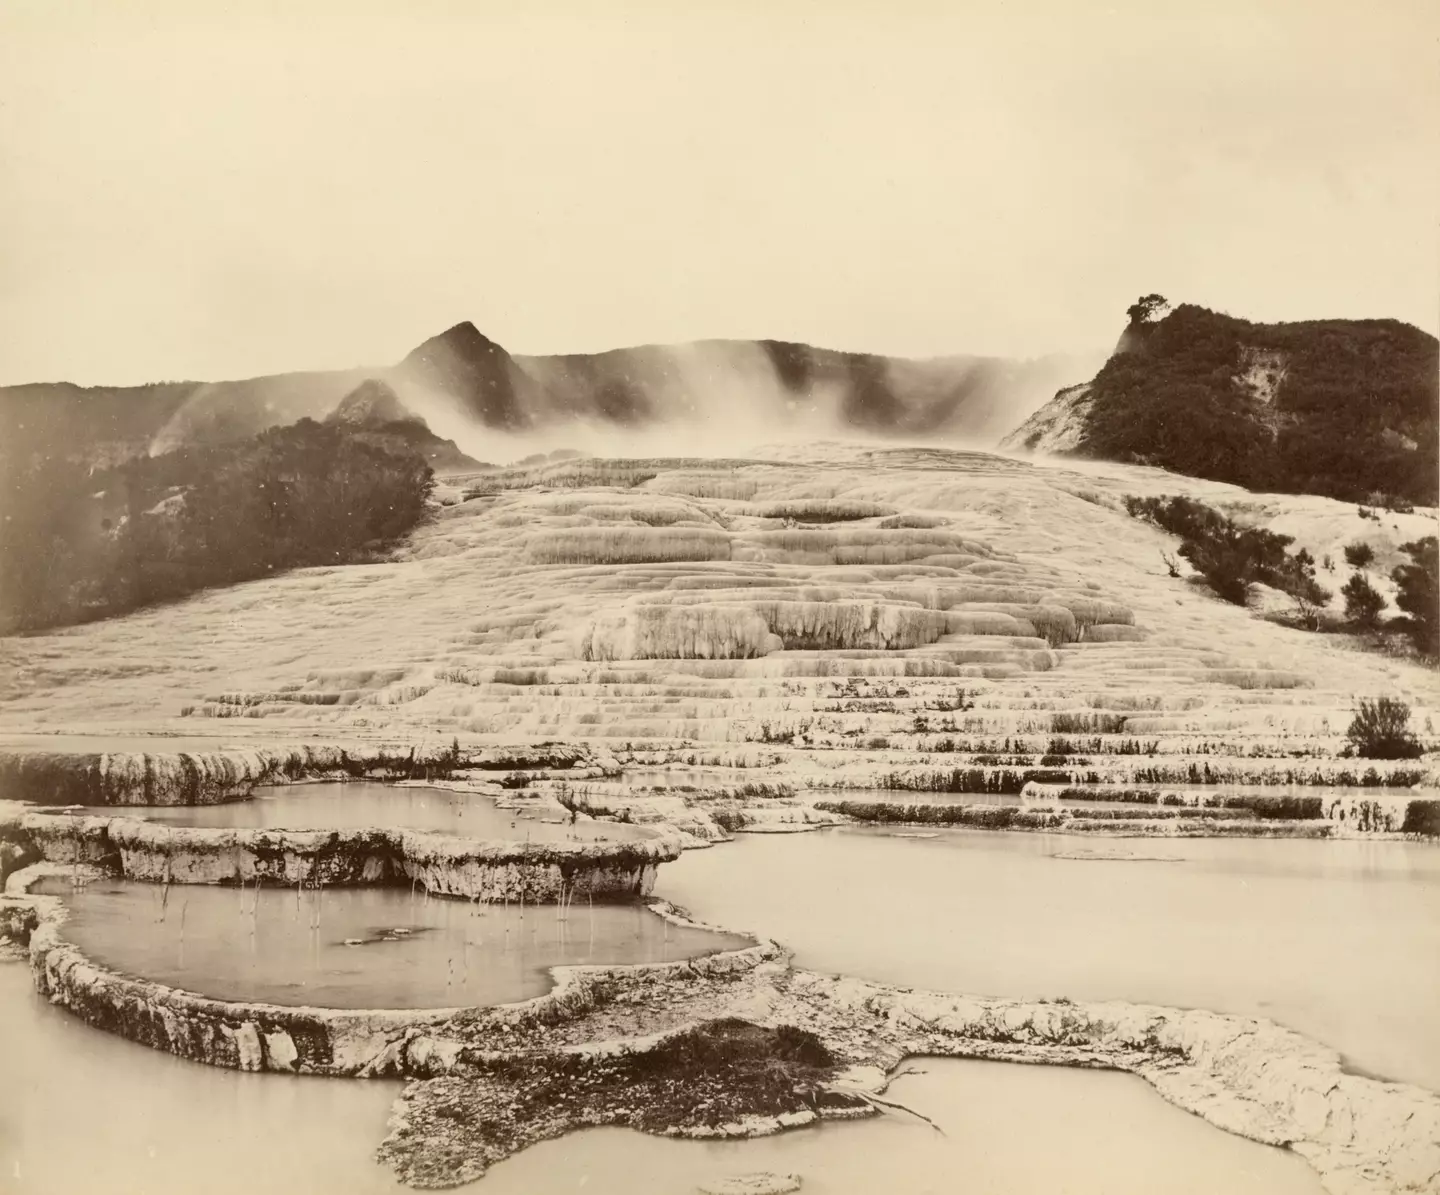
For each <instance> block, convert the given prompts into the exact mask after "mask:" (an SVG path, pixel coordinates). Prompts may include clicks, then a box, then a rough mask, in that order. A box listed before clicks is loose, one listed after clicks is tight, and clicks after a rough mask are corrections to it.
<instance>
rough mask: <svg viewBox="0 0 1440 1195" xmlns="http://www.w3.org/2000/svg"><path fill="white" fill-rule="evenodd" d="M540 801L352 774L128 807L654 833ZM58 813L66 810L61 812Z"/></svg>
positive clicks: (440, 829)
mask: <svg viewBox="0 0 1440 1195" xmlns="http://www.w3.org/2000/svg"><path fill="white" fill-rule="evenodd" d="M535 806H540V807H541V809H540V810H539V811H541V812H549V813H551V814H552V817H553V815H554V814H555V813H556V810H557V807H556V806H555V805H554V804H553V803H549V802H544V803H542V802H525V801H520V802H518V803H514V802H512V804H511V807H509V808H501V807H500V806H499V805H498V804H497V801H496V798H495V795H494V794H493V793H490V792H485V791H476V790H475V789H473V788H464V787H448V788H438V787H432V786H429V785H424V784H414V783H412V784H391V783H386V782H383V781H379V780H347V781H345V782H344V783H329V782H320V783H302V784H285V785H263V786H261V787H259V788H256V789H255V790H254V791H253V792H252V793H251V794H250V796H249V797H248V798H247V799H244V800H235V801H222V802H219V803H218V804H211V805H149V806H143V807H142V806H131V807H127V808H126V809H125V810H123V813H124V815H125V816H126V817H133V818H137V819H140V820H142V821H147V822H155V823H157V824H164V825H169V826H199V827H203V828H205V829H213V830H359V829H366V828H368V827H371V826H384V827H385V828H386V829H389V830H428V831H431V832H433V833H437V834H449V835H452V836H454V837H457V838H469V839H473V840H476V841H480V842H489V841H496V840H501V839H514V840H516V841H519V842H523V841H528V842H536V843H543V842H559V843H569V842H577V841H595V840H598V839H607V840H609V841H612V842H634V841H638V840H641V839H646V838H652V837H654V831H651V830H645V829H642V828H641V827H640V826H634V825H626V824H625V823H623V822H597V821H593V820H591V819H590V818H588V817H586V818H584V819H583V820H580V819H572V818H571V817H570V816H568V815H566V816H564V817H554V818H553V820H549V821H546V820H542V819H541V818H540V817H537V816H535V813H536V812H537V809H536V808H535ZM36 812H43V810H37V811H36ZM67 812H70V813H73V814H74V815H78V816H88V817H114V816H115V815H116V814H117V813H119V812H122V811H119V810H115V809H112V808H108V807H106V806H103V805H92V806H83V807H79V808H72V809H70V810H68V811H67ZM56 816H64V815H63V814H61V813H60V812H59V811H57V813H56Z"/></svg>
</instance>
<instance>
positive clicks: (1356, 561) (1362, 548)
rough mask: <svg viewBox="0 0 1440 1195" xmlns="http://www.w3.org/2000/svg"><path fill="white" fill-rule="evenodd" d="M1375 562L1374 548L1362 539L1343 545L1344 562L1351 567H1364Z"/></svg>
mask: <svg viewBox="0 0 1440 1195" xmlns="http://www.w3.org/2000/svg"><path fill="white" fill-rule="evenodd" d="M1374 562H1375V549H1374V548H1372V547H1371V546H1370V545H1369V544H1367V543H1366V542H1365V541H1364V540H1361V541H1360V542H1359V543H1353V544H1346V545H1345V563H1346V564H1348V565H1349V566H1350V567H1351V568H1366V567H1367V566H1369V565H1371V564H1373V563H1374Z"/></svg>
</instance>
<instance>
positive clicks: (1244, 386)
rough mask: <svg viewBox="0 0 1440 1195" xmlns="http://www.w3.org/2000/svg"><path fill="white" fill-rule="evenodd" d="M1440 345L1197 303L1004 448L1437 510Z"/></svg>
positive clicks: (1134, 331)
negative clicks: (1249, 316)
mask: <svg viewBox="0 0 1440 1195" xmlns="http://www.w3.org/2000/svg"><path fill="white" fill-rule="evenodd" d="M1436 354H1437V342H1436V340H1435V338H1434V337H1433V336H1430V335H1428V334H1427V333H1425V332H1422V331H1420V330H1419V329H1418V328H1413V327H1411V326H1410V325H1408V324H1403V323H1400V322H1399V321H1397V320H1323V321H1311V322H1305V323H1291V324H1255V323H1250V322H1249V321H1247V320H1242V319H1236V318H1234V317H1233V316H1228V315H1222V314H1220V313H1217V312H1214V311H1209V310H1207V309H1206V308H1203V307H1197V306H1193V305H1189V304H1185V305H1181V306H1180V307H1177V308H1176V309H1175V310H1174V311H1173V312H1171V314H1170V315H1168V316H1167V317H1165V318H1164V319H1161V320H1158V321H1156V322H1154V323H1153V324H1141V325H1138V326H1136V325H1132V327H1131V328H1129V329H1127V334H1126V336H1125V337H1122V341H1121V347H1120V348H1119V349H1117V351H1116V353H1115V354H1114V355H1113V356H1111V358H1110V360H1109V361H1107V362H1106V364H1105V366H1104V367H1103V368H1102V369H1101V370H1100V372H1099V373H1097V374H1096V375H1095V378H1094V380H1093V381H1092V382H1091V383H1090V384H1089V386H1088V388H1085V390H1084V393H1083V395H1082V394H1080V393H1078V389H1079V388H1073V387H1072V388H1071V389H1069V390H1066V391H1062V392H1061V393H1060V394H1057V395H1056V396H1055V398H1054V399H1052V400H1051V402H1050V403H1047V404H1046V405H1045V406H1044V407H1042V408H1041V409H1040V410H1039V411H1037V412H1036V413H1035V414H1034V415H1032V416H1031V417H1030V418H1029V419H1028V420H1027V421H1026V422H1025V423H1024V424H1023V425H1022V426H1021V427H1020V428H1019V429H1017V430H1016V431H1015V432H1013V433H1011V434H1010V435H1009V436H1008V437H1006V439H1005V440H1004V441H1003V443H1002V447H1003V448H1006V449H1011V450H1019V451H1031V452H1059V453H1075V454H1078V455H1081V456H1090V457H1096V458H1101V459H1108V460H1118V461H1131V462H1135V463H1139V464H1150V465H1157V466H1159V467H1162V468H1165V469H1169V470H1172V471H1174V472H1178V473H1187V474H1190V475H1191V476H1195V477H1204V478H1209V479H1212V480H1216V481H1227V482H1233V483H1235V484H1237V485H1243V486H1246V487H1247V488H1250V489H1255V490H1266V491H1270V492H1280V493H1312V494H1322V495H1326V496H1328V497H1332V498H1339V499H1341V500H1343V501H1348V502H1377V503H1378V502H1379V501H1381V500H1382V496H1383V498H1384V499H1386V500H1394V499H1400V500H1405V501H1409V502H1412V503H1422V504H1425V505H1431V506H1433V505H1435V503H1436V500H1437V493H1440V448H1437V445H1440V424H1437V401H1440V399H1437V359H1436Z"/></svg>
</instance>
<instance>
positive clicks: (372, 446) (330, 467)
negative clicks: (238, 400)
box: [0, 419, 433, 632]
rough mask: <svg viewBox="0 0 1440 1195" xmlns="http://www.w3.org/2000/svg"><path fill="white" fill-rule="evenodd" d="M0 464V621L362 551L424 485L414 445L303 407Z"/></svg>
mask: <svg viewBox="0 0 1440 1195" xmlns="http://www.w3.org/2000/svg"><path fill="white" fill-rule="evenodd" d="M5 463H6V465H7V470H6V478H5V493H4V512H5V517H4V518H3V519H0V559H3V560H4V561H5V568H4V570H3V572H0V632H13V631H23V630H33V629H37V628H41V627H47V626H57V625H63V624H66V623H73V622H80V621H85V620H88V619H93V618H103V617H107V616H109V615H113V614H121V613H124V612H126V611H128V610H133V609H136V608H137V607H140V606H144V605H148V604H150V603H153V602H158V601H164V600H168V599H172V598H177V597H182V596H184V595H186V594H189V593H193V592H195V591H196V590H199V589H204V588H208V587H210V586H215V585H230V584H234V583H236V582H239V581H247V580H252V579H254V578H257V577H266V576H270V575H273V574H274V573H276V572H279V571H282V570H284V569H289V568H298V567H304V566H308V565H321V564H349V563H354V562H357V561H363V560H370V559H374V558H376V556H377V555H378V554H379V552H380V551H381V550H383V549H384V548H385V547H386V546H387V545H389V544H391V543H393V542H394V541H395V540H396V539H397V538H398V537H400V536H402V535H404V534H405V533H406V532H407V531H409V530H410V529H411V528H413V527H414V526H415V525H416V524H417V523H418V522H419V521H420V519H421V517H422V516H423V515H424V513H425V509H426V501H427V499H428V498H429V495H430V491H431V488H432V485H433V480H432V474H431V470H430V467H429V465H427V464H426V463H425V461H424V460H423V459H421V458H420V457H419V456H417V455H415V454H413V453H409V452H405V451H397V450H394V449H392V448H391V447H388V446H384V445H380V444H377V443H375V442H373V440H372V439H371V438H368V437H367V436H366V435H365V434H364V433H363V432H356V431H355V430H353V429H351V428H348V427H345V426H340V425H335V424H319V423H316V422H314V421H313V420H310V419H302V420H301V421H300V422H299V423H296V424H294V425H292V426H290V427H282V428H272V429H270V430H268V431H265V432H262V433H261V434H260V435H258V436H255V437H253V438H251V439H249V440H244V441H241V442H239V443H236V444H230V445H226V446H225V447H223V448H208V449H184V450H181V451H178V452H173V453H166V454H163V455H161V456H157V457H139V458H136V459H134V460H130V461H127V462H126V463H124V464H122V465H119V466H117V467H115V468H113V469H109V470H105V471H101V472H96V473H87V472H86V471H85V470H84V469H83V468H82V467H81V466H79V465H75V464H71V463H68V462H66V461H64V460H62V459H60V458H58V457H54V458H39V459H31V460H29V461H17V460H13V459H12V460H9V461H7V462H5Z"/></svg>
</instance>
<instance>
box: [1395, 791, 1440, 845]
mask: <svg viewBox="0 0 1440 1195" xmlns="http://www.w3.org/2000/svg"><path fill="white" fill-rule="evenodd" d="M1400 832H1401V833H1402V834H1420V835H1422V836H1424V837H1426V838H1440V801H1435V800H1427V801H1411V802H1410V803H1409V804H1408V805H1406V806H1405V821H1404V822H1403V823H1402V824H1401V826H1400Z"/></svg>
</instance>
